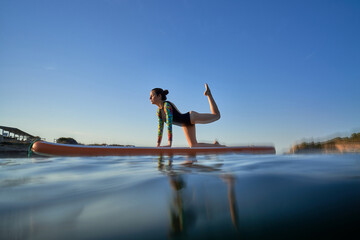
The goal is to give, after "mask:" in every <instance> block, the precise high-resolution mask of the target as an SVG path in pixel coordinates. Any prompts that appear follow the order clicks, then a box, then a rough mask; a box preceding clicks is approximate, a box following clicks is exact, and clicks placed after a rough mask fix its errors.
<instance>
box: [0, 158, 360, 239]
mask: <svg viewBox="0 0 360 240" xmlns="http://www.w3.org/2000/svg"><path fill="white" fill-rule="evenodd" d="M359 229H360V154H331V155H330V154H329V155H326V154H313V155H311V154H309V155H241V154H221V155H198V156H172V157H168V156H159V157H157V156H140V157H135V156H130V157H129V156H128V157H123V156H121V157H66V158H64V157H54V158H36V157H35V158H2V159H0V239H4V240H8V239H62V240H63V239H69V240H70V239H71V240H73V239H333V238H337V239H360V230H359Z"/></svg>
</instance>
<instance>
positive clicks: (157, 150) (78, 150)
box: [31, 141, 275, 157]
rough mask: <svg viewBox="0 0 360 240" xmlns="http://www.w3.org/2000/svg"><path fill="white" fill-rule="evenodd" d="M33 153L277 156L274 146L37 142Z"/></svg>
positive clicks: (72, 154)
mask: <svg viewBox="0 0 360 240" xmlns="http://www.w3.org/2000/svg"><path fill="white" fill-rule="evenodd" d="M31 151H32V152H34V153H36V154H39V155H43V156H74V157H75V156H138V155H156V156H159V155H169V156H171V155H197V154H223V153H244V154H275V148H274V147H273V146H238V147H193V148H189V147H171V148H169V147H118V146H87V145H73V144H59V143H50V142H46V141H37V142H35V143H34V144H33V145H32V147H31Z"/></svg>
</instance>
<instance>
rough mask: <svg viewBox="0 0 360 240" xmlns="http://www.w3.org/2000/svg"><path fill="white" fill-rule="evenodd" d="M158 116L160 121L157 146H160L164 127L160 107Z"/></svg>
mask: <svg viewBox="0 0 360 240" xmlns="http://www.w3.org/2000/svg"><path fill="white" fill-rule="evenodd" d="M157 116H158V121H159V124H158V140H157V146H158V147H160V144H161V139H162V134H163V129H164V121H163V120H162V119H161V117H160V109H158V111H157Z"/></svg>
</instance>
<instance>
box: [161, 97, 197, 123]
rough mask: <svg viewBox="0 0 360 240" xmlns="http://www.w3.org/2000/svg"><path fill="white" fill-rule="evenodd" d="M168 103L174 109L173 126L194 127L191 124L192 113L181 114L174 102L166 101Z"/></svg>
mask: <svg viewBox="0 0 360 240" xmlns="http://www.w3.org/2000/svg"><path fill="white" fill-rule="evenodd" d="M166 102H167V103H169V104H170V105H171V107H172V110H173V124H175V125H178V126H191V125H194V124H192V123H191V121H190V113H189V112H187V113H184V114H182V113H180V112H179V111H178V110H177V108H176V107H175V105H174V104H173V103H172V102H169V101H166Z"/></svg>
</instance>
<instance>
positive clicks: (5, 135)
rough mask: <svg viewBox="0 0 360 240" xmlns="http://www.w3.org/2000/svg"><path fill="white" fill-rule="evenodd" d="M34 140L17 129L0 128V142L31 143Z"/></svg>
mask: <svg viewBox="0 0 360 240" xmlns="http://www.w3.org/2000/svg"><path fill="white" fill-rule="evenodd" d="M36 138H38V137H34V136H33V135H30V134H28V133H26V132H24V131H22V130H20V129H18V128H13V127H5V126H0V142H31V141H33V140H35V139H36Z"/></svg>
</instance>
